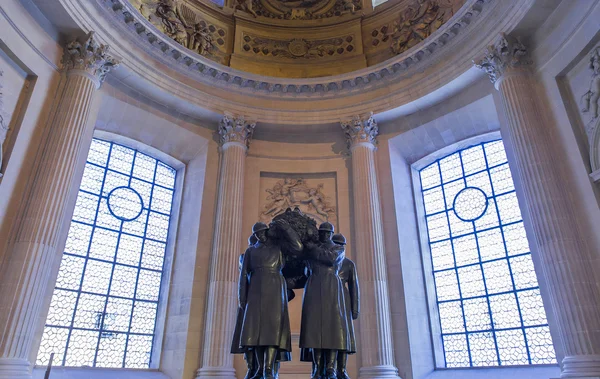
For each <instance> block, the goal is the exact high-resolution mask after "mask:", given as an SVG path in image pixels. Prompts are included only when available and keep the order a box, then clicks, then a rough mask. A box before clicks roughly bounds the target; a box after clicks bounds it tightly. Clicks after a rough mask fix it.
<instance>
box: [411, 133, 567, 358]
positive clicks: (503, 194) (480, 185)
mask: <svg viewBox="0 0 600 379" xmlns="http://www.w3.org/2000/svg"><path fill="white" fill-rule="evenodd" d="M420 179H421V188H422V195H423V204H424V207H425V218H426V225H427V233H428V242H429V251H430V253H431V262H432V266H433V267H431V268H430V269H432V272H433V282H434V283H435V293H436V302H437V307H438V311H439V322H440V330H441V339H442V347H443V350H444V360H445V364H446V367H474V366H505V365H535V364H552V363H556V358H555V354H554V348H553V345H552V339H551V337H550V331H549V329H548V321H547V320H546V314H545V311H544V305H543V304H542V298H541V296H540V289H539V286H538V282H537V278H536V275H535V271H534V268H533V262H532V260H531V252H530V249H529V245H528V242H527V238H526V236H525V228H524V226H523V219H522V217H521V212H520V210H519V204H518V202H517V196H516V194H515V189H514V184H513V180H512V176H511V173H510V169H509V167H508V162H507V160H506V154H505V151H504V144H503V143H502V141H501V140H497V141H492V142H487V143H482V144H479V145H475V146H472V147H469V148H467V149H464V150H460V151H457V152H455V153H453V154H450V155H448V156H446V157H444V158H442V159H439V160H437V161H435V162H433V163H432V164H430V165H428V166H426V167H425V168H423V169H422V170H420Z"/></svg>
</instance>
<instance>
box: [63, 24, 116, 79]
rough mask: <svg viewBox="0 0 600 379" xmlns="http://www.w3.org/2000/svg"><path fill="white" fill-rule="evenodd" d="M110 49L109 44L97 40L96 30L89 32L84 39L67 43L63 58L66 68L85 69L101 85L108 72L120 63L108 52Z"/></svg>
mask: <svg viewBox="0 0 600 379" xmlns="http://www.w3.org/2000/svg"><path fill="white" fill-rule="evenodd" d="M108 50H109V47H108V46H107V45H101V44H98V42H96V40H95V39H94V32H89V33H88V34H87V36H85V38H84V39H83V40H79V39H76V40H74V41H71V42H69V43H68V44H67V46H66V47H65V51H64V53H63V58H62V64H63V67H64V68H65V69H66V70H82V71H85V72H87V73H88V74H90V75H91V76H93V77H94V78H95V79H96V80H97V83H98V85H100V84H102V82H103V81H104V78H105V77H106V74H108V72H109V71H110V70H111V69H113V68H115V67H117V66H118V65H119V63H120V61H119V60H117V59H115V58H114V57H112V56H110V55H109V54H108Z"/></svg>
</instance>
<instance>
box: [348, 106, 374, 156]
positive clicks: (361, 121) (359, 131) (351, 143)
mask: <svg viewBox="0 0 600 379" xmlns="http://www.w3.org/2000/svg"><path fill="white" fill-rule="evenodd" d="M341 126H342V130H343V131H344V134H345V136H346V145H347V147H348V149H349V150H352V149H353V148H354V147H356V146H358V145H360V144H369V145H372V146H373V147H375V148H376V147H377V135H378V134H379V127H378V126H377V121H375V119H374V118H373V112H371V114H370V115H369V117H368V118H365V117H361V116H354V117H352V120H348V121H342V122H341Z"/></svg>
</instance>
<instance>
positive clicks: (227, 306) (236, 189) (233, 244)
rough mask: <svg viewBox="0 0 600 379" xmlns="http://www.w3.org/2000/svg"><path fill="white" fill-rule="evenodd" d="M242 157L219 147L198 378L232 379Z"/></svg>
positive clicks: (231, 147)
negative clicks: (211, 245) (216, 193)
mask: <svg viewBox="0 0 600 379" xmlns="http://www.w3.org/2000/svg"><path fill="white" fill-rule="evenodd" d="M245 155H246V149H245V147H244V146H242V145H240V144H238V143H229V144H226V145H224V146H223V157H222V161H221V171H220V178H221V179H220V183H219V192H218V194H219V195H218V196H219V197H218V200H217V201H218V203H217V216H216V224H215V232H214V242H213V250H212V257H211V260H212V261H211V267H210V285H209V290H208V305H207V309H206V330H205V338H204V355H203V360H202V369H201V370H200V372H199V375H201V374H202V376H210V377H228V378H233V377H235V370H234V369H233V355H231V353H230V351H229V350H230V348H231V338H232V336H233V330H234V328H235V315H236V310H237V308H238V300H237V287H238V280H239V272H238V266H239V257H240V254H241V253H242V245H241V243H240V241H241V239H242V202H243V195H244V193H243V190H244V160H245ZM211 371H212V372H211Z"/></svg>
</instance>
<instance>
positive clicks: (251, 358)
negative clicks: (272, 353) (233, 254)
mask: <svg viewBox="0 0 600 379" xmlns="http://www.w3.org/2000/svg"><path fill="white" fill-rule="evenodd" d="M257 242H258V239H257V238H256V236H255V235H254V234H252V235H251V236H250V237H248V248H250V247H251V246H254V245H255V244H256V243H257ZM243 260H244V254H242V255H240V272H241V271H242V263H243ZM244 311H245V310H244V309H242V308H241V307H238V311H237V318H236V321H235V330H234V331H233V338H232V340H231V354H244V359H245V360H246V365H247V366H248V371H246V376H245V377H244V379H252V378H254V376H255V374H256V372H257V370H258V364H257V361H256V359H255V355H254V350H253V349H252V348H244V347H241V346H240V337H241V335H242V324H243V322H244Z"/></svg>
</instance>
